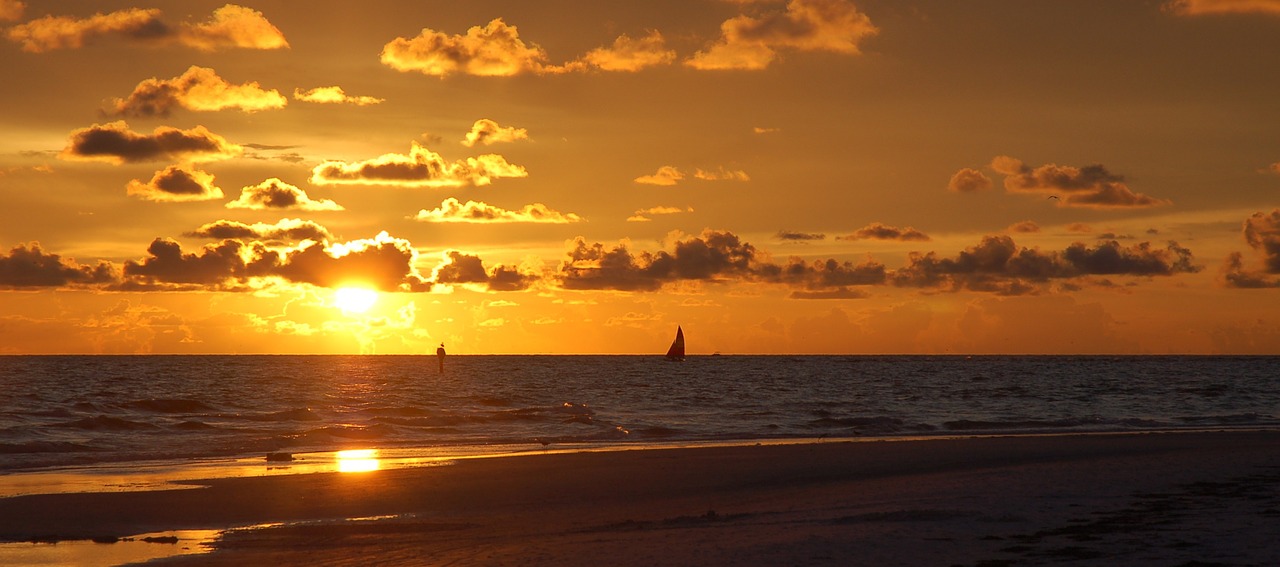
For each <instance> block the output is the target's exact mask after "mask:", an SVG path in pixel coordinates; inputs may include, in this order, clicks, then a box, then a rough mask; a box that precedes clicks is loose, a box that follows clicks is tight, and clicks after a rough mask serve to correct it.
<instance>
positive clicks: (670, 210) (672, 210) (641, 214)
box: [627, 207, 693, 222]
mask: <svg viewBox="0 0 1280 567" xmlns="http://www.w3.org/2000/svg"><path fill="white" fill-rule="evenodd" d="M686 212H688V213H692V212H693V207H688V208H686V209H681V208H680V207H649V208H647V209H640V210H638V211H636V212H635V214H633V215H631V216H630V217H627V222H649V221H650V220H653V219H650V218H649V217H648V216H646V215H676V214H680V213H686Z"/></svg>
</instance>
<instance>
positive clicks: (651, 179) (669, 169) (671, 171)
mask: <svg viewBox="0 0 1280 567" xmlns="http://www.w3.org/2000/svg"><path fill="white" fill-rule="evenodd" d="M681 179H684V174H683V173H680V170H679V169H676V168H675V167H674V166H670V165H664V166H662V167H659V168H658V171H657V172H655V173H654V174H653V175H641V176H640V177H637V178H636V179H635V182H636V183H644V184H645V185H660V186H663V187H670V186H672V185H675V184H676V183H678V182H679V181H680V180H681Z"/></svg>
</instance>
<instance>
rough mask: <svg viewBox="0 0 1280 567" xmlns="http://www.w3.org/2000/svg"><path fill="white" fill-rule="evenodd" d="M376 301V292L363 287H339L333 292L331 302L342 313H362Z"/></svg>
mask: <svg viewBox="0 0 1280 567" xmlns="http://www.w3.org/2000/svg"><path fill="white" fill-rule="evenodd" d="M377 301H378V292H376V291H374V290H372V289H368V288H363V287H340V288H338V290H337V291H335V292H333V303H334V305H336V306H337V307H338V309H341V310H342V311H343V312H344V313H364V312H365V311H368V310H369V308H370V307H373V304H374V303H376V302H377Z"/></svg>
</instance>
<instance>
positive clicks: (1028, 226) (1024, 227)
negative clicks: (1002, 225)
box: [1006, 220, 1040, 233]
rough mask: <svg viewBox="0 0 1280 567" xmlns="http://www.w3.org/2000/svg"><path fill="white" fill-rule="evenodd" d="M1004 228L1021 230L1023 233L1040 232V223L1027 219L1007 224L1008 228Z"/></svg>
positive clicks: (1011, 230) (1015, 230)
mask: <svg viewBox="0 0 1280 567" xmlns="http://www.w3.org/2000/svg"><path fill="white" fill-rule="evenodd" d="M1006 230H1008V231H1009V232H1023V233H1027V232H1040V225H1038V224H1036V223H1035V222H1034V221H1029V220H1027V221H1021V222H1016V223H1013V224H1011V225H1009V228H1008V229H1006Z"/></svg>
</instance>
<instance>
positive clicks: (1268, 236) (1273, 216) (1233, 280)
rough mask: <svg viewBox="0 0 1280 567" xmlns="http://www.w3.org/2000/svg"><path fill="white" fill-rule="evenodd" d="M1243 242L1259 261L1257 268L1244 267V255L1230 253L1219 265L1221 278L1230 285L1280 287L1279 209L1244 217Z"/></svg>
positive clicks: (1240, 286)
mask: <svg viewBox="0 0 1280 567" xmlns="http://www.w3.org/2000/svg"><path fill="white" fill-rule="evenodd" d="M1242 232H1243V234H1244V241H1245V243H1247V244H1248V245H1249V247H1250V248H1253V249H1254V251H1255V252H1256V253H1257V255H1258V256H1260V257H1261V260H1262V269H1261V270H1246V269H1245V267H1244V257H1243V255H1242V254H1240V253H1239V252H1233V253H1231V255H1230V256H1228V257H1227V261H1226V263H1225V265H1224V266H1223V278H1224V280H1225V281H1226V283H1227V285H1228V286H1230V287H1239V288H1263V287H1280V278H1272V277H1270V276H1275V275H1280V209H1275V210H1273V211H1271V212H1270V213H1263V212H1257V213H1254V214H1253V215H1251V216H1250V217H1249V218H1247V219H1245V220H1244V226H1243V228H1242Z"/></svg>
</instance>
